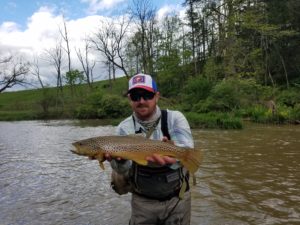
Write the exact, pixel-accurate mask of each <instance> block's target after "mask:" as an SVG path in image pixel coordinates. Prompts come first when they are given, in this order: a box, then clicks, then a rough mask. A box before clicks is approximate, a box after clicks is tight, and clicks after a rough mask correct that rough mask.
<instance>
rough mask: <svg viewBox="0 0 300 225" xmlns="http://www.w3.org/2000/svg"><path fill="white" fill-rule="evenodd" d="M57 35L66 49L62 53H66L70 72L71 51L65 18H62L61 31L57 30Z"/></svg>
mask: <svg viewBox="0 0 300 225" xmlns="http://www.w3.org/2000/svg"><path fill="white" fill-rule="evenodd" d="M59 33H60V35H61V37H62V39H63V40H64V42H65V43H66V48H63V49H64V51H65V52H66V53H67V56H68V69H69V70H68V71H69V72H70V71H71V69H72V67H71V49H70V42H69V37H68V30H67V24H66V20H65V18H63V29H61V28H59Z"/></svg>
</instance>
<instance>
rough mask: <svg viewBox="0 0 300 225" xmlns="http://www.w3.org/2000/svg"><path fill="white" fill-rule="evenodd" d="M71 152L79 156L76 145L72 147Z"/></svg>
mask: <svg viewBox="0 0 300 225" xmlns="http://www.w3.org/2000/svg"><path fill="white" fill-rule="evenodd" d="M70 152H72V153H74V154H77V155H78V151H77V148H76V147H75V146H74V145H73V146H72V149H70Z"/></svg>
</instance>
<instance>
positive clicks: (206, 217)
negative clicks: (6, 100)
mask: <svg viewBox="0 0 300 225" xmlns="http://www.w3.org/2000/svg"><path fill="white" fill-rule="evenodd" d="M114 130H115V127H112V126H85V125H83V124H80V123H79V122H76V121H48V122H44V121H26V122H24V121H23V122H0V224H1V225H2V224H3V225H8V224H20V225H21V224H22V225H25V224H26V225H27V224H30V225H35V224H37V225H40V224H45V225H48V224H49V225H50V224H55V225H57V224H70V225H71V224H72V225H73V224H78V225H87V224H90V225H96V224H99V225H126V224H128V220H129V217H130V195H129V194H128V195H123V196H119V195H117V194H115V193H114V192H113V191H112V190H111V189H110V171H111V170H110V167H109V165H108V164H107V163H106V164H105V165H106V170H105V171H101V170H100V168H99V166H98V163H97V162H96V161H91V160H88V159H86V158H84V157H79V156H77V155H73V154H71V153H70V151H69V150H70V149H71V143H72V142H73V141H74V140H78V139H83V138H88V137H92V136H97V135H110V134H114ZM193 136H194V139H195V144H196V147H197V148H201V149H202V151H203V155H204V159H203V163H202V166H201V168H200V169H199V170H198V172H197V173H196V177H197V184H196V185H195V186H193V187H192V222H191V224H192V225H200V224H201V225H223V224H228V225H235V224H238V225H240V224H242V225H243V224H245V225H246V224H253V225H257V224H266V225H267V224H272V225H273V224H289V225H290V224H300V127H299V126H271V125H253V124H248V125H246V127H245V129H243V130H238V131H236V130H225V131H224V130H201V129H195V130H193Z"/></svg>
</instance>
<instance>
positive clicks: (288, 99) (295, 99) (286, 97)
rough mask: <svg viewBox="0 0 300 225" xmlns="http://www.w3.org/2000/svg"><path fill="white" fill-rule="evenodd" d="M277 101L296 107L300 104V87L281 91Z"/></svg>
mask: <svg viewBox="0 0 300 225" xmlns="http://www.w3.org/2000/svg"><path fill="white" fill-rule="evenodd" d="M277 101H278V103H281V104H283V105H286V106H289V107H294V106H295V105H296V104H298V103H299V104H300V90H299V88H290V89H289V90H283V91H281V92H280V93H279V96H278V97H277Z"/></svg>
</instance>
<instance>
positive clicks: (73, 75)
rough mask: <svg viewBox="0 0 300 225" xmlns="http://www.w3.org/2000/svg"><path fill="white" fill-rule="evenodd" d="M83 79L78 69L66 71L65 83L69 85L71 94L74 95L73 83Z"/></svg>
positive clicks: (78, 82)
mask: <svg viewBox="0 0 300 225" xmlns="http://www.w3.org/2000/svg"><path fill="white" fill-rule="evenodd" d="M83 79H84V76H83V72H80V71H79V70H71V71H68V72H67V73H66V83H67V84H68V85H70V87H71V93H72V96H74V90H75V85H76V84H81V83H82V81H83Z"/></svg>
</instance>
